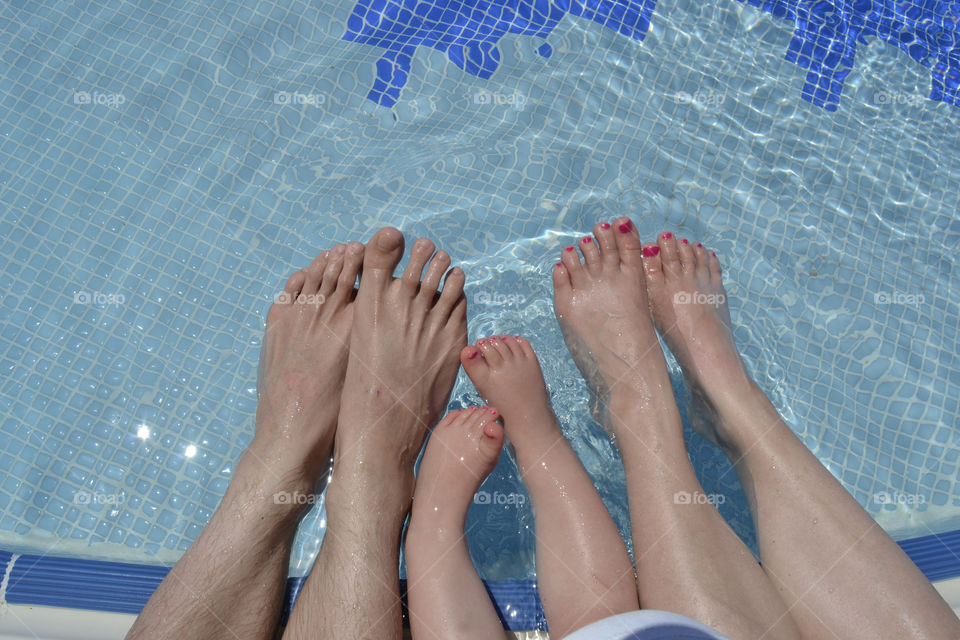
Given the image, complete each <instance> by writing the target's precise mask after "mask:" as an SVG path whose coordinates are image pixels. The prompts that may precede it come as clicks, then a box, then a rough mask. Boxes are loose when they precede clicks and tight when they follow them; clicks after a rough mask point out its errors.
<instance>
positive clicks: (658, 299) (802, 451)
mask: <svg viewBox="0 0 960 640" xmlns="http://www.w3.org/2000/svg"><path fill="white" fill-rule="evenodd" d="M657 246H658V248H659V252H658V253H657V254H654V251H653V250H652V245H651V247H650V250H648V251H647V253H646V254H645V255H646V256H647V257H645V258H644V265H645V268H646V274H647V291H648V294H649V296H650V303H651V309H652V311H653V317H654V321H655V323H656V326H657V329H658V330H659V331H660V333H661V335H663V336H664V339H665V340H666V342H667V344H668V345H669V346H670V350H671V351H673V353H674V355H675V356H676V357H677V360H678V361H679V362H680V365H681V366H682V367H683V372H684V377H685V379H686V381H687V385H688V386H689V388H690V392H691V396H692V397H693V398H694V400H695V403H696V405H697V406H696V407H695V410H696V411H695V413H696V414H697V415H699V416H700V417H701V419H700V420H698V421H696V422H695V425H694V426H695V427H697V429H698V431H700V433H702V434H703V435H705V436H706V437H707V438H709V439H710V440H712V441H713V442H715V443H717V444H718V445H720V447H721V448H722V449H723V451H724V452H725V453H726V454H727V456H728V457H729V458H730V460H731V461H732V462H733V463H734V465H735V467H736V469H737V473H738V474H739V476H740V482H741V484H742V485H743V488H744V491H745V492H746V494H747V497H748V499H749V502H750V508H751V512H752V513H753V519H754V523H755V525H756V530H757V537H758V540H759V544H760V557H761V559H762V561H763V568H764V570H765V571H766V573H767V575H769V576H770V579H771V580H772V581H773V583H774V584H776V586H777V589H778V591H779V593H780V596H781V597H782V598H783V600H784V602H786V603H787V606H788V607H789V609H790V613H791V615H792V616H793V618H794V619H795V620H796V622H797V624H798V626H799V627H800V631H801V634H802V635H803V637H804V638H898V639H900V638H924V639H933V638H944V639H946V638H958V637H960V621H958V620H957V618H956V616H955V615H954V614H953V612H952V611H951V610H950V608H949V607H948V606H947V605H946V603H945V602H944V601H943V599H942V598H941V597H940V595H939V594H938V593H937V592H936V590H935V589H934V588H933V586H932V585H931V584H930V581H928V580H927V579H926V578H925V577H924V576H923V574H922V573H921V572H920V571H919V570H918V569H917V567H916V566H915V565H914V564H913V562H911V560H910V559H909V558H908V557H907V556H906V554H904V553H903V551H902V550H901V549H900V547H899V546H897V544H896V543H894V542H893V540H891V539H890V536H888V535H887V534H886V532H884V530H883V529H881V528H880V527H879V525H877V523H876V522H875V521H874V520H873V518H871V517H870V515H869V514H867V512H866V511H864V510H863V508H862V507H861V506H860V505H859V504H858V503H857V502H856V501H855V500H854V499H853V498H852V497H851V496H850V494H849V493H847V491H846V490H845V489H844V488H843V487H842V486H841V485H840V483H839V482H837V480H836V479H834V477H833V476H832V475H831V474H830V472H829V471H827V470H826V469H825V468H824V467H823V465H821V464H820V461H819V460H817V458H816V457H814V455H813V454H811V453H810V451H809V450H808V449H807V448H806V447H805V446H804V445H803V443H802V442H800V440H799V439H798V438H797V437H796V436H795V435H794V434H793V432H792V431H791V430H790V428H789V427H788V426H787V425H786V424H785V423H784V422H783V420H782V419H781V418H780V416H779V415H778V413H777V411H776V409H775V408H774V406H773V405H772V404H771V403H770V401H769V400H768V399H767V397H766V396H765V395H764V394H763V392H762V391H761V390H760V389H759V387H757V385H756V384H754V382H753V381H752V380H751V379H750V377H749V376H748V374H747V372H746V369H745V368H744V366H743V363H742V362H741V360H740V357H739V355H738V353H737V349H736V346H735V344H734V341H733V333H732V332H731V329H730V326H731V325H730V313H729V311H728V309H727V304H726V292H725V290H724V288H723V284H722V282H721V276H720V262H719V261H718V260H717V257H716V256H715V255H714V254H712V253H708V252H707V250H706V249H704V248H703V247H702V246H701V245H700V244H697V245H691V244H690V243H689V242H687V241H686V240H679V241H678V240H677V239H676V238H675V237H673V236H672V234H668V233H664V234H661V235H660V236H659V237H658V239H657ZM647 254H649V255H647Z"/></svg>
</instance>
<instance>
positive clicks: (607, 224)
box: [600, 222, 610, 229]
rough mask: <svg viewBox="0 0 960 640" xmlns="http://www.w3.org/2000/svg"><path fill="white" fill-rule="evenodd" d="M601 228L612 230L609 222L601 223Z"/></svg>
mask: <svg viewBox="0 0 960 640" xmlns="http://www.w3.org/2000/svg"><path fill="white" fill-rule="evenodd" d="M600 228H601V229H609V228H610V223H609V222H601V223H600Z"/></svg>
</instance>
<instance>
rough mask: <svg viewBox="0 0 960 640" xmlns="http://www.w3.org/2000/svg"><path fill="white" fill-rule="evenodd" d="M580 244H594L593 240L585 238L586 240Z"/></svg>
mask: <svg viewBox="0 0 960 640" xmlns="http://www.w3.org/2000/svg"><path fill="white" fill-rule="evenodd" d="M580 242H582V243H583V244H588V243H590V242H593V238H584V239H583V240H581V241H580Z"/></svg>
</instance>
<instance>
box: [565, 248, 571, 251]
mask: <svg viewBox="0 0 960 640" xmlns="http://www.w3.org/2000/svg"><path fill="white" fill-rule="evenodd" d="M564 251H573V247H567V248H566V249H564Z"/></svg>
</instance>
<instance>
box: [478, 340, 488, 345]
mask: <svg viewBox="0 0 960 640" xmlns="http://www.w3.org/2000/svg"><path fill="white" fill-rule="evenodd" d="M477 344H487V341H486V340H480V341H478V342H477Z"/></svg>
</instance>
